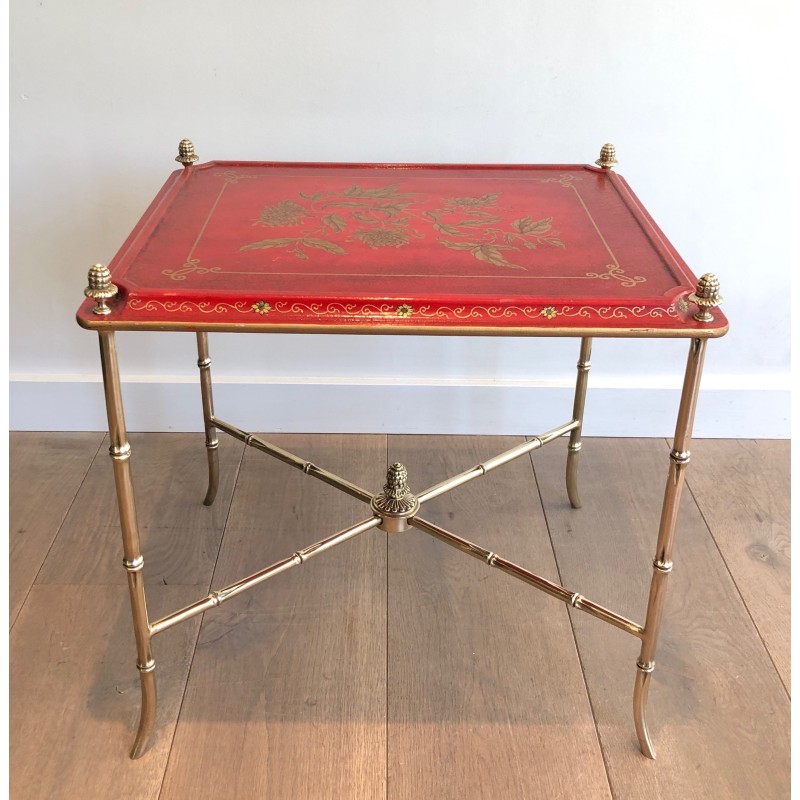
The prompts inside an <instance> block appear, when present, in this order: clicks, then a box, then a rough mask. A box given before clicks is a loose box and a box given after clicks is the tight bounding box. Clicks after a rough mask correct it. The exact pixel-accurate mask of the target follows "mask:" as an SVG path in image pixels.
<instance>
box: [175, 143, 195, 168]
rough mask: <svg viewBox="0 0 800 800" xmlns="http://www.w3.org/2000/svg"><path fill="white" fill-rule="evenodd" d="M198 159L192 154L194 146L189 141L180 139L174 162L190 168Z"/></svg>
mask: <svg viewBox="0 0 800 800" xmlns="http://www.w3.org/2000/svg"><path fill="white" fill-rule="evenodd" d="M198 159H199V156H198V155H197V153H195V152H194V145H193V144H192V141H191V139H181V141H180V144H179V145H178V155H177V156H175V160H176V161H177V162H179V163H181V164H183V166H184V167H191V166H192V164H194V162H195V161H197V160H198Z"/></svg>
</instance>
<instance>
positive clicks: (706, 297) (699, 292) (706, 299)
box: [689, 272, 722, 322]
mask: <svg viewBox="0 0 800 800" xmlns="http://www.w3.org/2000/svg"><path fill="white" fill-rule="evenodd" d="M689 301H690V302H692V303H694V304H695V305H697V306H698V307H699V308H698V309H697V313H696V314H695V315H694V319H696V320H697V321H698V322H713V321H714V315H713V314H712V313H711V311H710V310H709V309H712V308H715V307H716V306H718V305H719V304H720V303H721V302H722V297H721V296H720V293H719V278H717V276H716V275H713V274H712V273H710V272H706V274H705V275H701V276H700V280H698V281H697V288H696V289H695V291H694V294H690V295H689Z"/></svg>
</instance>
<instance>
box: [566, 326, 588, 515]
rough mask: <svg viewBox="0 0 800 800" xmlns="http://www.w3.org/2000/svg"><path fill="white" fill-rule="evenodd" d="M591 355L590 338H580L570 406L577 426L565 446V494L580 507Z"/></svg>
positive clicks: (576, 506) (573, 503)
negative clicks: (580, 459)
mask: <svg viewBox="0 0 800 800" xmlns="http://www.w3.org/2000/svg"><path fill="white" fill-rule="evenodd" d="M591 357H592V340H591V339H590V338H588V337H586V338H584V339H581V355H580V358H579V359H578V378H577V380H576V382H575V402H574V404H573V406H572V419H573V420H575V421H577V422H578V423H579V424H578V427H577V428H573V429H572V433H570V435H569V446H568V448H567V495H568V496H569V502H570V505H571V506H572V507H573V508H580V507H581V499H580V497H579V496H578V454H579V453H580V451H581V429H582V428H583V407H584V405H585V403H586V385H587V383H588V382H589V368H590V367H591V366H592V365H591V362H590V361H589V359H590V358H591Z"/></svg>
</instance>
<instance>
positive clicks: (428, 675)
mask: <svg viewBox="0 0 800 800" xmlns="http://www.w3.org/2000/svg"><path fill="white" fill-rule="evenodd" d="M521 441H523V440H522V439H521V438H512V437H502V438H501V437H488V436H484V437H456V436H447V437H444V436H436V437H434V436H391V437H390V438H389V458H390V461H400V462H402V463H403V464H405V465H406V467H407V469H408V473H409V483H410V486H411V489H412V491H416V492H420V491H422V490H423V489H424V488H425V487H427V486H430V485H433V484H436V483H438V482H440V481H441V480H443V479H445V478H447V477H450V476H452V475H455V474H457V473H459V472H461V471H463V470H465V469H468V468H470V467H472V466H473V465H474V464H476V463H479V462H480V461H482V460H484V459H485V458H487V457H491V456H494V455H497V454H498V453H500V452H502V451H503V450H506V449H508V448H510V447H512V446H514V445H516V444H519V443H520V442H521ZM420 516H421V517H423V518H426V519H428V520H430V521H431V522H434V523H435V524H438V525H441V526H442V527H444V528H446V529H448V530H450V531H452V532H453V533H455V534H457V535H459V536H462V537H465V538H467V539H470V540H471V541H473V542H475V543H476V544H479V545H481V546H483V547H486V548H489V549H491V550H493V551H495V552H497V553H498V554H499V555H501V556H503V557H505V558H507V559H509V560H511V561H514V562H516V563H518V564H520V565H521V566H524V567H526V568H528V569H530V570H532V571H534V572H536V573H538V574H541V575H543V576H544V577H546V578H548V579H550V580H556V581H557V580H558V575H557V572H556V567H555V562H554V559H553V553H552V549H551V546H550V541H549V538H548V533H547V527H546V525H545V521H544V517H543V514H542V508H541V505H540V502H539V497H538V494H537V491H536V484H535V481H534V476H533V471H532V469H531V464H530V461H529V460H528V458H526V457H523V458H521V459H519V460H517V461H515V462H513V463H511V464H508V465H506V466H504V467H501V468H500V469H498V470H497V471H495V472H492V473H490V474H489V475H487V476H486V477H483V478H479V479H477V480H475V481H472V482H471V483H470V484H469V485H468V486H465V487H461V488H459V489H456V490H454V491H453V492H451V493H448V494H446V495H444V496H441V497H439V498H435V499H434V500H432V501H431V502H430V503H429V504H426V505H425V506H424V507H423V509H422V511H421V512H420ZM388 596H389V623H388V625H389V654H388V655H389V660H388V673H389V677H388V681H389V700H388V719H389V742H388V758H389V797H390V798H397V800H401V798H410V797H435V798H437V800H444V799H445V798H458V799H459V800H466V798H495V797H496V798H515V800H519V799H521V798H531V799H532V800H533V799H538V798H545V797H546V798H566V797H576V798H577V797H579V798H582V800H588V798H610V797H611V794H610V790H609V785H608V781H607V778H606V773H605V769H604V765H603V759H602V754H601V751H600V746H599V742H598V738H597V732H596V730H595V725H594V721H593V718H592V712H591V708H590V706H589V702H588V698H587V693H586V687H585V685H584V681H583V676H582V673H581V666H580V663H579V660H578V655H577V652H576V648H575V642H574V639H573V634H572V630H571V628H570V624H569V618H568V616H567V611H566V607H565V606H564V605H563V604H562V603H560V602H559V601H557V600H555V599H553V598H551V597H548V596H547V595H544V594H542V593H541V592H539V591H537V590H536V589H534V588H533V587H531V586H528V585H526V584H523V583H520V582H518V581H516V580H515V579H513V578H511V577H510V576H508V575H505V574H503V573H501V572H499V571H498V570H494V569H491V568H490V567H488V566H487V565H486V564H483V563H481V562H479V561H477V560H476V559H473V558H471V557H469V556H468V555H466V554H465V553H462V552H459V551H457V550H455V549H453V548H451V547H449V546H448V545H446V544H444V543H443V542H440V541H438V540H436V539H433V538H432V537H430V536H429V535H428V534H426V533H423V532H421V531H419V530H416V529H411V530H410V531H408V532H404V533H400V534H393V535H390V536H389V593H388Z"/></svg>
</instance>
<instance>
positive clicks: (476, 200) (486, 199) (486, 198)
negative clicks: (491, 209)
mask: <svg viewBox="0 0 800 800" xmlns="http://www.w3.org/2000/svg"><path fill="white" fill-rule="evenodd" d="M495 200H497V195H496V194H483V195H481V196H480V197H451V198H450V199H449V200H447V201H446V202H445V206H446V207H447V208H478V207H481V206H490V205H493V204H494V202H495Z"/></svg>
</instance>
